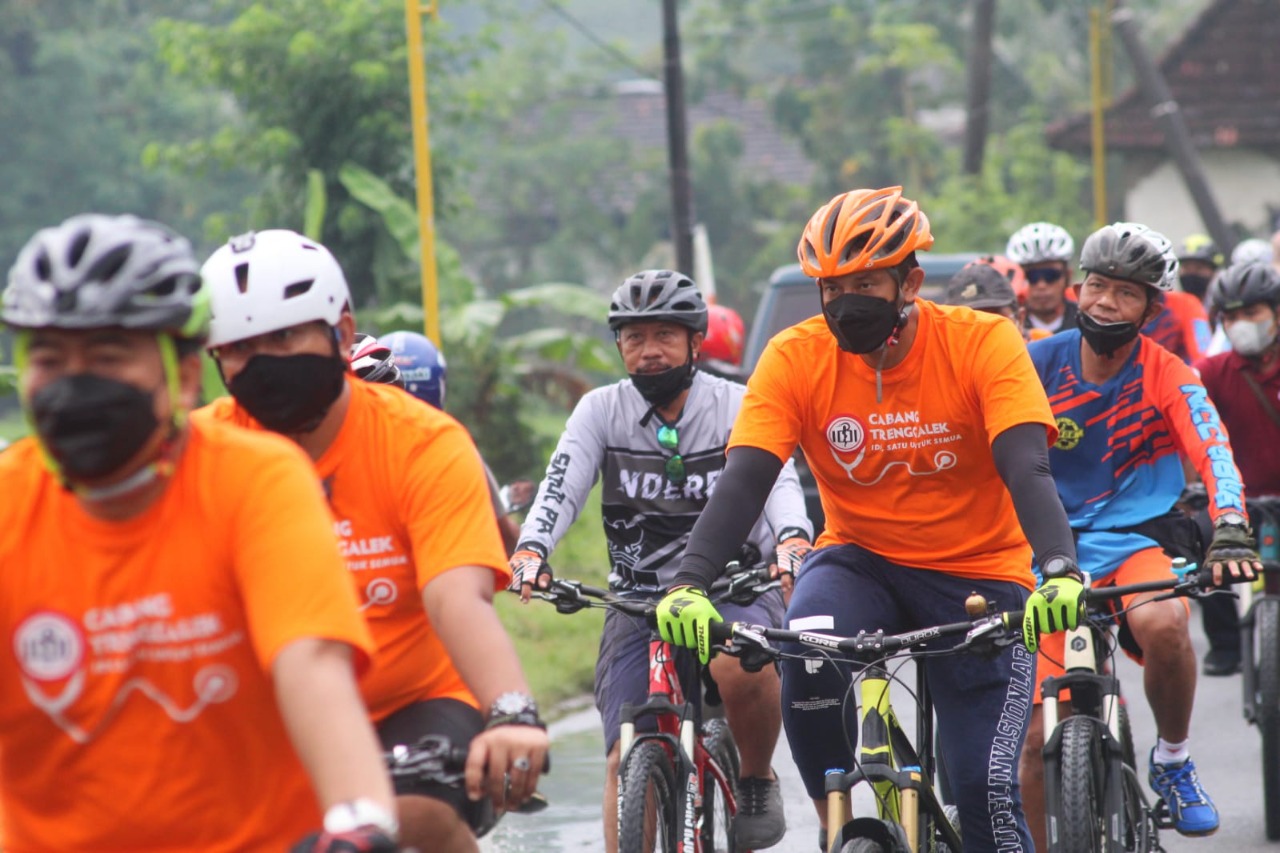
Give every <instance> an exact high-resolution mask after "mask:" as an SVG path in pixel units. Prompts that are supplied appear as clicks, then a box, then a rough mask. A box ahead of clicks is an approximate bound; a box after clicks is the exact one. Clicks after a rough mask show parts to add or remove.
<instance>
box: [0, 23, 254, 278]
mask: <svg viewBox="0 0 1280 853" xmlns="http://www.w3.org/2000/svg"><path fill="white" fill-rule="evenodd" d="M204 6H205V4H202V3H182V2H177V0H155V2H149V3H145V4H144V3H130V2H125V0H102V2H94V3H84V4H73V5H72V6H63V5H57V6H56V8H55V5H54V4H44V3H33V2H9V3H0V126H3V127H4V133H3V134H0V185H2V186H4V188H5V192H4V193H3V194H0V263H2V264H3V266H4V267H5V268H7V267H8V265H9V263H11V262H12V260H13V258H14V256H15V255H16V253H17V251H18V249H19V248H20V247H21V246H22V244H23V243H24V242H26V240H27V239H28V238H29V237H30V236H31V234H32V233H34V232H35V231H36V229H38V228H41V227H44V226H47V225H52V224H55V223H57V222H59V221H61V220H63V219H65V218H67V217H68V216H71V215H74V214H77V213H83V212H85V211H98V212H105V213H124V212H129V213H136V214H140V215H143V216H148V217H151V218H153V219H159V220H161V221H164V222H166V223H167V224H169V225H172V226H174V227H176V228H178V229H179V230H180V231H183V232H186V233H190V232H191V231H193V230H195V228H194V225H195V223H197V222H198V221H199V220H200V218H201V217H202V216H203V215H204V214H205V213H207V212H208V211H209V210H211V209H214V208H216V207H217V206H218V205H220V204H227V203H231V202H232V201H233V199H235V198H236V197H238V196H239V195H240V194H241V193H242V192H243V191H244V189H245V188H246V187H247V186H248V184H247V183H246V181H245V175H244V173H243V171H239V170H231V171H229V172H226V173H224V174H222V175H219V176H218V177H217V179H216V180H215V179H203V178H201V177H200V176H193V175H161V174H156V173H154V172H151V171H149V170H148V169H146V168H145V166H144V164H143V157H142V153H143V149H144V147H145V145H146V143H147V142H148V141H149V140H152V139H155V138H157V137H165V136H173V135H177V134H183V133H193V132H194V133H198V132H200V131H201V130H202V129H209V128H212V126H213V119H212V116H213V115H214V114H215V112H216V110H215V108H214V103H215V99H214V98H213V97H212V96H210V95H209V94H207V93H204V92H201V91H200V90H197V89H196V88H195V87H192V86H190V85H187V84H186V83H184V82H183V81H179V80H173V79H172V78H171V77H170V76H169V75H167V74H165V73H164V71H163V69H162V68H161V67H160V66H158V65H156V64H154V63H152V62H151V61H150V57H151V54H152V44H151V41H150V37H149V34H148V32H149V27H150V25H151V23H152V22H154V21H155V20H156V19H157V17H158V16H160V15H163V14H173V15H186V16H198V15H204V14H206V13H207V10H206V9H205V8H204ZM193 236H197V237H198V236H199V235H193Z"/></svg>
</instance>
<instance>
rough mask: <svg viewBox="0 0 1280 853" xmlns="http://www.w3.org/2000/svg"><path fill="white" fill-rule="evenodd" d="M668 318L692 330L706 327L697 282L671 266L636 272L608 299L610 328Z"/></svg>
mask: <svg viewBox="0 0 1280 853" xmlns="http://www.w3.org/2000/svg"><path fill="white" fill-rule="evenodd" d="M655 321H667V322H671V323H679V324H680V325H682V326H687V327H688V328H690V329H692V330H693V331H695V332H702V333H704V334H705V333H706V331H707V303H706V302H705V301H704V300H703V298H702V294H701V293H700V292H698V285H696V284H694V283H693V279H691V278H689V277H688V276H687V275H685V274H683V273H678V272H674V271H672V270H645V271H644V272H638V273H636V274H635V275H633V276H631V277H630V278H628V279H627V280H626V281H624V282H623V283H622V284H620V285H619V286H618V289H617V290H615V291H614V292H613V301H612V302H610V303H609V328H610V329H612V330H613V331H614V332H617V331H618V330H619V329H621V328H622V327H623V326H625V325H626V324H628V323H640V322H655Z"/></svg>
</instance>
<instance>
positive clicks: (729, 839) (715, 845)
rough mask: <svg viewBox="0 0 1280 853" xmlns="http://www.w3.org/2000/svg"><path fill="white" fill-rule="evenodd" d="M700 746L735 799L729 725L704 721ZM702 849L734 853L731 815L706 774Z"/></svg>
mask: <svg viewBox="0 0 1280 853" xmlns="http://www.w3.org/2000/svg"><path fill="white" fill-rule="evenodd" d="M702 742H703V745H704V746H705V747H706V750H707V754H708V755H710V756H711V758H712V759H713V760H714V761H715V763H716V764H717V765H719V767H720V769H721V770H723V771H724V775H725V781H726V782H727V783H728V785H729V790H730V791H731V792H733V795H734V799H735V800H736V799H737V790H736V788H735V787H734V786H736V785H737V783H738V773H739V770H738V768H739V764H738V746H737V744H735V743H734V742H733V732H731V731H729V722H728V720H725V719H723V718H719V719H714V720H707V721H706V723H705V724H704V726H703V738H702ZM700 834H701V836H702V849H703V851H704V853H737V850H738V845H737V844H736V843H735V841H734V838H733V814H732V813H731V812H730V811H729V800H728V799H727V798H726V797H725V792H724V790H723V789H722V788H721V787H720V784H719V783H718V782H716V780H715V777H714V776H712V775H711V774H710V773H707V774H705V775H704V776H703V779H702V829H701V830H700Z"/></svg>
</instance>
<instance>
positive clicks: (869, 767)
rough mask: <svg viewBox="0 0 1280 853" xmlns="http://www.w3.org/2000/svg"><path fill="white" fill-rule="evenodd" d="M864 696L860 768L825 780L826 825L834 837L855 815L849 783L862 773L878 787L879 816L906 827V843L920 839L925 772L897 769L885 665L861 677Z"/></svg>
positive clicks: (911, 844)
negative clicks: (835, 781)
mask: <svg viewBox="0 0 1280 853" xmlns="http://www.w3.org/2000/svg"><path fill="white" fill-rule="evenodd" d="M859 687H860V693H861V698H862V737H861V741H860V744H859V747H858V766H859V768H860V769H857V770H855V771H853V772H852V773H849V774H845V773H843V772H842V771H838V770H837V771H828V775H829V776H833V775H839V776H840V777H841V781H840V784H839V787H835V786H833V785H831V784H828V786H827V831H828V832H829V833H830V834H831V837H832V839H833V840H834V839H835V838H836V830H837V829H838V828H840V827H843V826H845V825H846V824H847V823H849V821H851V820H852V819H853V810H852V807H851V804H850V801H849V793H848V788H847V787H846V785H852V784H854V783H855V782H856V780H859V779H865V780H866V781H868V782H870V783H871V787H872V789H873V790H874V791H875V797H876V802H877V804H878V811H879V814H880V818H881V819H882V820H883V821H886V822H888V823H892V824H896V825H898V826H899V827H901V829H902V830H904V831H905V834H906V841H907V845H908V849H910V850H918V849H919V844H920V832H919V830H920V822H919V817H920V794H919V787H920V784H921V781H922V779H923V773H922V771H921V768H919V767H902V768H900V769H898V770H895V769H894V755H893V737H892V729H893V728H894V727H895V726H896V725H897V721H896V720H895V719H894V716H893V707H892V706H891V705H890V702H889V678H888V676H887V674H885V673H884V671H883V670H880V669H878V668H871V669H869V670H868V671H867V673H866V674H864V675H863V677H862V680H861V682H860V685H859Z"/></svg>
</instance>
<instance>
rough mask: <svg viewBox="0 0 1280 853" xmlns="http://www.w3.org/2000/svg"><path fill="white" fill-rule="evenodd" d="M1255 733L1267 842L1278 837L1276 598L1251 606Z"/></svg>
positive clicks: (1279, 653) (1279, 632) (1279, 628)
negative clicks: (1259, 739) (1259, 742)
mask: <svg viewBox="0 0 1280 853" xmlns="http://www.w3.org/2000/svg"><path fill="white" fill-rule="evenodd" d="M1253 626H1254V627H1253V630H1254V636H1255V637H1257V641H1256V642H1257V651H1256V652H1255V654H1254V662H1255V663H1254V665H1255V666H1256V667H1257V669H1258V677H1257V681H1256V683H1257V685H1258V695H1257V701H1258V714H1257V724H1258V732H1259V733H1260V734H1261V735H1262V802H1263V812H1264V814H1265V824H1266V833H1267V840H1268V841H1276V840H1280V598H1272V597H1270V596H1265V597H1263V598H1261V599H1259V600H1258V602H1257V604H1256V606H1255V608H1254V622H1253Z"/></svg>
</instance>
